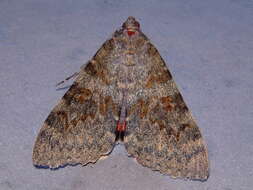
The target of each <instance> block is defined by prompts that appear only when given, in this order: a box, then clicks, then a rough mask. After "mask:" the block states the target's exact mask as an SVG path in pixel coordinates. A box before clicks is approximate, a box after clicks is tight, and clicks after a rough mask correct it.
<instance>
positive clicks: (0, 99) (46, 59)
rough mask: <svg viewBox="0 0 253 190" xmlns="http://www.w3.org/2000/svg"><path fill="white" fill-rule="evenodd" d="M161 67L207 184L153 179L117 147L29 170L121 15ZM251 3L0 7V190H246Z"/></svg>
mask: <svg viewBox="0 0 253 190" xmlns="http://www.w3.org/2000/svg"><path fill="white" fill-rule="evenodd" d="M130 15H132V16H135V17H136V18H137V19H138V20H139V21H140V23H141V27H142V30H143V32H144V33H145V34H146V35H147V36H148V37H149V38H150V39H151V41H152V42H153V44H154V45H155V46H156V47H157V48H158V50H159V51H160V53H161V55H162V57H163V58H164V59H165V61H166V63H167V64H168V66H169V68H170V71H171V72H172V74H173V76H174V79H175V81H176V82H177V84H178V86H179V88H180V90H181V92H182V95H183V97H184V99H185V101H186V102H187V104H188V106H189V107H190V109H191V110H192V113H193V115H194V116H195V118H196V119H197V121H198V124H199V126H200V128H201V131H202V134H203V136H204V138H205V141H206V143H207V146H208V151H209V158H210V163H211V172H210V177H209V179H208V181H206V182H203V183H202V182H198V181H184V180H175V179H171V178H170V177H168V176H164V175H161V174H160V173H158V172H153V171H151V170H150V169H148V168H145V167H142V166H141V165H139V164H137V163H136V162H135V161H134V160H133V159H132V158H129V157H127V154H126V152H125V149H124V147H123V146H117V147H116V148H115V149H114V151H113V152H112V154H111V155H110V156H109V157H108V158H107V159H105V160H102V161H99V162H98V163H96V164H94V165H93V164H91V165H88V166H85V167H82V166H80V165H78V166H75V167H65V168H63V169H59V170H56V171H51V170H48V169H37V168H35V167H33V165H32V148H33V144H34V141H35V138H36V135H37V133H38V131H39V129H40V127H41V124H42V123H43V121H44V120H45V118H46V116H47V115H48V114H49V112H50V110H51V109H52V108H53V106H54V105H55V104H56V102H57V101H58V99H59V98H61V96H62V95H63V94H64V93H65V91H66V89H65V90H61V91H56V89H55V84H56V83H57V82H59V81H61V80H62V79H64V78H65V77H67V76H69V75H71V74H72V73H74V72H75V71H78V70H79V68H80V66H81V65H83V64H85V63H86V61H87V60H89V59H90V58H91V57H92V56H93V55H94V53H95V52H96V50H97V49H98V48H99V47H100V46H101V44H102V43H103V42H104V41H105V40H106V39H107V38H109V37H110V35H111V34H112V32H113V31H115V29H116V28H118V27H119V26H120V25H121V24H122V22H124V21H125V19H126V18H127V17H128V16H130ZM252 54H253V1H252V0H241V1H240V0H212V1H203V0H192V1H188V0H168V1H166V0H161V1H155V0H142V1H131V0H121V1H120V0H119V1H112V0H103V1H98V0H94V1H85V0H75V1H74V0H23V1H18V0H16V1H15V0H1V1H0V81H1V85H0V105H1V107H0V189H1V190H14V189H15V190H16V189H17V190H34V189H35V190H43V189H45V190H72V189H73V190H86V189H92V190H93V189H94V190H95V189H96V190H97V189H110V190H116V189H117V190H118V189H120V190H126V189H135V190H139V189H146V190H151V189H161V190H189V189H191V190H251V189H253V187H252V186H253V169H252V168H253V167H252V166H253V55H252Z"/></svg>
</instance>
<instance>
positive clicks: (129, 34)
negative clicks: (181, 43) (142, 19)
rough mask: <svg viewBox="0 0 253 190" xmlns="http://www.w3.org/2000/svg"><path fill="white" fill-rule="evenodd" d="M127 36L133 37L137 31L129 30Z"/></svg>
mask: <svg viewBox="0 0 253 190" xmlns="http://www.w3.org/2000/svg"><path fill="white" fill-rule="evenodd" d="M127 34H128V36H132V35H134V34H135V31H131V30H128V31H127Z"/></svg>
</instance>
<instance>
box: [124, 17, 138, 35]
mask: <svg viewBox="0 0 253 190" xmlns="http://www.w3.org/2000/svg"><path fill="white" fill-rule="evenodd" d="M122 28H123V31H124V33H126V34H127V35H128V36H129V37H130V36H133V35H135V34H137V33H139V31H140V23H139V22H138V21H136V20H135V18H134V17H132V16H130V17H128V18H127V20H126V21H125V22H124V23H123V25H122Z"/></svg>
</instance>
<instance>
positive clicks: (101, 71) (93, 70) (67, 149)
mask: <svg viewBox="0 0 253 190" xmlns="http://www.w3.org/2000/svg"><path fill="white" fill-rule="evenodd" d="M112 52H113V42H112V41H111V40H108V41H106V42H105V43H104V45H103V46H102V47H101V48H100V50H99V51H98V52H97V53H96V55H95V56H94V57H93V59H92V60H91V61H90V62H89V63H88V64H87V66H86V67H84V68H83V69H82V70H81V71H80V73H79V75H78V77H77V79H76V80H75V82H74V83H73V85H72V86H71V87H70V89H69V90H68V91H67V92H66V94H65V95H64V96H63V98H62V99H61V100H60V102H59V103H58V104H57V105H56V106H55V107H54V108H53V110H52V112H51V113H50V114H49V116H48V117H47V119H46V121H45V122H44V124H43V126H42V128H41V130H40V132H39V134H38V137H37V139H36V142H35V146H34V150H33V163H34V165H36V166H45V167H50V168H57V167H59V166H64V165H67V164H77V163H80V164H83V165H85V164H87V163H89V162H95V161H97V160H98V159H99V158H100V157H101V156H103V155H106V154H108V153H109V152H110V151H111V150H112V148H113V146H114V139H115V135H114V128H115V125H116V120H115V119H114V116H117V113H118V112H117V109H118V108H117V105H116V104H115V103H114V102H113V100H112V97H111V96H110V95H109V93H108V91H109V88H110V84H109V83H110V80H109V77H110V74H109V72H108V69H107V65H106V64H107V63H108V62H110V61H111V60H109V59H113V57H112V56H111V54H112ZM105 56H107V59H105ZM108 110H110V111H108Z"/></svg>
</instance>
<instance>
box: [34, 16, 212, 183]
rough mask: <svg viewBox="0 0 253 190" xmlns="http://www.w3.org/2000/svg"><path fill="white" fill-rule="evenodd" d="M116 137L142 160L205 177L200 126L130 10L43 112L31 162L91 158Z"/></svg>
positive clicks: (110, 145) (174, 174) (177, 174)
mask: <svg viewBox="0 0 253 190" xmlns="http://www.w3.org/2000/svg"><path fill="white" fill-rule="evenodd" d="M115 134H116V135H115ZM124 136H125V138H124ZM115 139H116V140H118V139H121V140H123V141H124V143H125V146H126V149H127V151H128V153H129V154H130V155H131V156H133V157H135V158H136V159H137V161H138V162H139V163H141V164H142V165H143V166H147V167H150V168H151V169H153V170H158V171H160V172H161V173H163V174H168V175H171V176H172V177H179V178H189V179H198V180H206V179H207V178H208V175H209V165H208V155H207V149H206V147H205V144H204V142H203V138H202V136H201V133H200V130H199V128H198V126H197V125H196V122H195V121H194V119H193V117H192V114H191V113H190V111H189V110H188V108H187V106H186V104H185V102H184V100H183V98H182V96H181V94H180V92H179V90H178V88H177V86H176V84H175V82H174V80H173V79H172V76H171V74H170V72H169V70H168V68H167V67H166V64H165V62H164V61H163V59H162V57H161V56H160V54H159V52H158V51H157V49H156V48H155V47H154V46H153V45H152V44H151V43H150V41H149V39H148V38H147V37H146V36H145V35H144V34H143V33H142V31H141V30H140V24H139V23H138V22H137V21H136V20H135V19H134V18H133V17H129V18H128V19H127V20H126V22H125V23H123V25H122V27H121V28H120V29H119V30H117V31H116V32H115V33H114V34H113V36H112V38H111V39H109V40H107V41H106V42H105V43H104V44H103V46H102V47H101V48H100V49H99V51H98V52H97V53H96V54H95V56H94V57H93V58H92V60H91V61H89V63H88V64H87V65H86V66H85V67H83V68H82V69H81V71H80V72H79V75H78V77H77V79H76V80H75V82H74V84H73V85H72V86H71V88H70V89H69V90H68V91H67V93H66V94H65V95H64V96H63V98H62V99H61V100H60V102H59V103H58V104H57V105H56V106H55V107H54V109H53V110H52V112H51V113H50V114H49V116H48V118H47V119H46V121H45V123H44V124H43V127H42V129H41V130H40V132H39V135H38V137H37V140H36V143H35V146H34V151H33V162H34V164H35V165H39V166H48V167H50V168H57V167H59V166H63V165H66V164H76V163H81V164H87V163H89V162H95V161H96V160H98V159H99V158H100V157H101V156H103V155H105V154H108V153H109V152H110V151H111V150H112V148H113V146H114V143H115Z"/></svg>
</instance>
